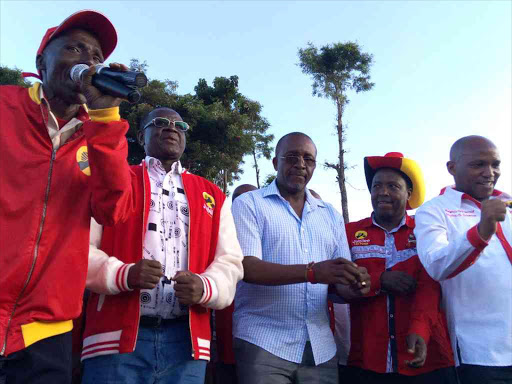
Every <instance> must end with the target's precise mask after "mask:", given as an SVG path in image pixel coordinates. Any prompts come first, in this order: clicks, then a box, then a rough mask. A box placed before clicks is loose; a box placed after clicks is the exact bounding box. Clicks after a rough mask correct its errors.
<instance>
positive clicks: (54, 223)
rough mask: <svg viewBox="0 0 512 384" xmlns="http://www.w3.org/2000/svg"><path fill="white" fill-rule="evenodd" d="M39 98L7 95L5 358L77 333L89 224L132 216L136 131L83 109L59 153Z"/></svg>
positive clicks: (0, 157) (2, 113)
mask: <svg viewBox="0 0 512 384" xmlns="http://www.w3.org/2000/svg"><path fill="white" fill-rule="evenodd" d="M38 90H39V85H35V86H34V87H33V88H30V89H26V88H22V87H16V86H2V87H0V355H4V356H7V355H9V354H10V353H13V352H16V351H18V350H21V349H23V348H25V347H27V346H29V345H31V344H32V343H35V342H37V341H38V340H41V339H44V338H46V337H50V336H53V335H57V334H60V333H64V332H67V331H70V330H71V328H72V325H71V320H72V319H73V318H76V317H77V316H78V315H79V314H80V312H81V309H82V295H83V291H84V287H85V279H86V273H87V263H88V249H89V225H90V220H91V216H94V217H95V218H96V219H97V220H98V221H99V222H101V223H104V224H113V223H115V222H117V221H119V220H122V219H124V218H125V217H126V216H127V214H129V213H131V211H132V208H133V207H132V194H131V182H132V179H131V173H130V170H129V167H128V164H127V162H126V157H127V143H126V139H125V137H124V135H125V133H126V131H127V130H128V123H127V122H126V121H123V120H120V121H112V122H109V123H100V122H93V121H91V120H90V119H89V116H88V115H87V113H86V112H85V110H83V109H82V110H81V112H80V113H79V115H78V118H79V119H81V120H84V123H83V124H82V126H81V127H80V128H79V129H78V130H77V131H76V132H75V133H74V134H73V135H72V136H71V137H70V138H69V139H68V140H67V141H66V142H65V143H64V144H63V145H61V146H60V147H59V148H58V149H57V150H54V148H53V146H52V142H51V140H50V137H49V134H48V128H47V126H46V123H45V121H47V119H48V110H47V108H46V106H45V105H44V103H41V100H40V98H39V94H38ZM91 116H92V112H91ZM87 161H88V162H89V163H90V164H87ZM112 170H115V172H113V171H112Z"/></svg>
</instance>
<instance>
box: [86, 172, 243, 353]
mask: <svg viewBox="0 0 512 384" xmlns="http://www.w3.org/2000/svg"><path fill="white" fill-rule="evenodd" d="M132 171H133V172H134V174H135V175H136V177H137V184H136V185H137V188H136V190H135V197H136V207H135V213H134V214H133V215H132V216H131V217H130V218H129V219H128V220H127V221H126V222H123V223H119V224H117V225H115V226H113V227H108V226H105V227H103V234H102V238H101V251H102V252H103V253H104V254H106V255H109V256H110V257H106V260H104V262H103V264H105V263H109V262H111V263H112V267H111V268H110V267H108V268H106V269H112V271H110V272H109V271H105V272H100V273H97V274H96V276H94V277H92V276H91V279H88V281H89V280H90V281H89V283H88V284H90V287H91V289H93V290H96V291H97V292H101V291H104V292H106V293H107V294H98V293H91V296H90V297H89V301H88V303H87V312H86V319H87V320H86V324H85V332H84V342H83V350H82V360H84V359H88V358H91V357H95V356H99V355H105V354H113V353H131V352H133V351H134V350H135V345H136V341H137V333H138V329H139V319H140V299H139V297H140V290H139V289H135V290H133V291H129V290H128V287H127V283H126V274H127V271H128V268H129V266H130V264H132V263H137V262H138V261H139V260H141V259H142V257H143V244H144V239H145V234H146V229H147V219H148V214H149V204H150V200H151V199H150V197H151V185H150V181H149V177H148V173H147V169H146V167H145V163H144V162H143V163H142V166H133V167H132ZM181 177H182V180H183V187H184V189H185V195H186V196H187V200H188V205H189V215H190V220H189V236H188V242H189V247H188V269H189V270H190V271H191V272H193V273H197V274H200V275H201V276H203V277H204V278H205V279H206V281H207V283H208V288H207V291H208V290H210V291H211V290H212V289H213V290H214V291H216V292H217V293H214V294H213V297H212V295H210V296H209V299H208V300H207V301H206V302H205V303H203V304H201V305H199V304H198V305H193V306H191V307H189V325H190V334H191V339H192V349H193V356H194V359H196V360H198V359H202V360H210V340H211V329H210V310H211V308H214V309H221V308H224V307H227V306H228V305H229V304H231V302H232V300H233V297H234V294H235V288H236V283H237V282H238V281H239V280H240V279H242V277H243V270H242V260H243V256H242V251H241V249H240V245H239V244H238V241H237V238H236V230H235V226H234V222H233V218H232V217H231V212H230V210H229V207H228V206H225V205H224V201H225V195H224V194H223V193H222V192H221V191H220V189H219V188H218V187H217V186H215V185H214V184H212V183H211V182H209V181H208V180H206V179H204V178H202V177H199V176H196V175H193V174H190V173H188V172H186V171H185V172H183V173H182V175H181ZM219 234H221V235H219ZM116 259H118V260H116ZM95 263H96V264H98V263H97V262H95ZM93 264H94V263H93ZM100 264H101V263H100ZM89 266H90V268H91V269H97V270H98V271H100V270H101V265H100V266H97V267H95V266H94V265H92V264H91V260H90V264H89ZM111 272H112V273H111ZM102 274H104V275H105V277H104V278H102V277H101V276H100V275H102ZM110 274H112V276H113V277H109V276H108V275H110ZM94 280H96V281H94ZM109 280H115V282H116V286H117V289H115V290H114V291H115V292H111V291H112V290H111V289H106V288H105V287H106V286H107V285H112V284H109V283H108V281H109ZM212 281H213V282H215V284H214V285H212V284H211V282H212ZM109 291H110V292H109ZM108 293H110V294H108ZM112 293H114V294H112Z"/></svg>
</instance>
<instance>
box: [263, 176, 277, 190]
mask: <svg viewBox="0 0 512 384" xmlns="http://www.w3.org/2000/svg"><path fill="white" fill-rule="evenodd" d="M276 177H277V175H276V174H274V173H270V174H268V175H267V177H265V179H264V180H263V186H264V187H268V186H269V185H270V184H272V182H273V181H274V180H275V179H276Z"/></svg>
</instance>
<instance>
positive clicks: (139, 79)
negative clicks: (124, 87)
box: [135, 72, 148, 88]
mask: <svg viewBox="0 0 512 384" xmlns="http://www.w3.org/2000/svg"><path fill="white" fill-rule="evenodd" d="M147 84H148V78H147V77H146V75H145V74H144V73H142V72H137V75H136V76H135V86H136V87H137V88H143V87H145V86H146V85H147Z"/></svg>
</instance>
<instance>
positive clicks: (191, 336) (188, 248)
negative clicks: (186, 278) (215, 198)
mask: <svg viewBox="0 0 512 384" xmlns="http://www.w3.org/2000/svg"><path fill="white" fill-rule="evenodd" d="M184 173H185V172H182V173H181V181H182V183H183V191H184V192H185V198H186V199H187V202H188V215H189V216H188V217H189V218H190V219H189V225H188V231H187V232H188V239H187V264H188V265H187V268H188V270H189V271H190V227H191V225H190V224H191V223H192V220H191V219H192V214H191V212H192V210H191V204H190V200H189V199H188V197H187V189H186V188H185V181H184V180H183V174H184ZM188 329H189V330H190V343H191V345H192V353H193V356H194V360H197V359H198V358H199V349H198V350H197V351H196V350H195V348H194V336H193V335H192V310H191V306H189V307H188ZM196 352H197V354H196Z"/></svg>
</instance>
